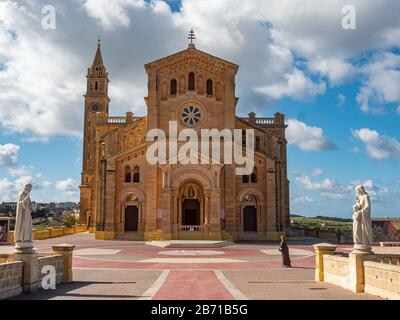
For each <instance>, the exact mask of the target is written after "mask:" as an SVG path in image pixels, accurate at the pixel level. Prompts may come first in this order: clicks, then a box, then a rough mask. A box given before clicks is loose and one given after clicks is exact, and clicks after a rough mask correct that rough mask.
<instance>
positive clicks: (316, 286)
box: [223, 268, 380, 300]
mask: <svg viewBox="0 0 400 320" xmlns="http://www.w3.org/2000/svg"><path fill="white" fill-rule="evenodd" d="M223 273H224V275H225V276H226V278H227V279H228V280H229V281H230V282H231V283H232V284H233V285H234V286H235V287H236V288H238V289H239V290H240V291H241V292H242V293H243V294H244V295H245V296H247V297H248V298H249V299H250V300H380V298H378V297H375V296H372V295H368V294H363V293H357V294H356V293H353V292H351V291H350V290H346V289H343V288H340V287H337V286H334V285H331V284H329V283H325V282H315V281H314V269H313V268H312V269H303V268H291V269H286V268H280V269H269V270H257V272H254V271H251V270H241V271H223Z"/></svg>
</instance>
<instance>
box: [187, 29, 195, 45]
mask: <svg viewBox="0 0 400 320" xmlns="http://www.w3.org/2000/svg"><path fill="white" fill-rule="evenodd" d="M188 39H189V40H190V44H193V40H195V39H196V34H195V33H194V31H193V28H192V29H191V30H190V31H189V36H188Z"/></svg>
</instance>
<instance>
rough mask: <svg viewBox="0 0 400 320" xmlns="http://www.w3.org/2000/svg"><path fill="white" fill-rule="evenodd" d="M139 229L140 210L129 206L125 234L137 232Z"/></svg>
mask: <svg viewBox="0 0 400 320" xmlns="http://www.w3.org/2000/svg"><path fill="white" fill-rule="evenodd" d="M138 227H139V208H138V207H137V206H127V207H126V208H125V232H136V231H138Z"/></svg>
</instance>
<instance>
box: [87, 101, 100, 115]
mask: <svg viewBox="0 0 400 320" xmlns="http://www.w3.org/2000/svg"><path fill="white" fill-rule="evenodd" d="M102 109H103V107H102V106H101V104H100V103H98V102H94V103H92V104H91V105H90V111H92V112H94V113H96V112H100V111H101V110H102Z"/></svg>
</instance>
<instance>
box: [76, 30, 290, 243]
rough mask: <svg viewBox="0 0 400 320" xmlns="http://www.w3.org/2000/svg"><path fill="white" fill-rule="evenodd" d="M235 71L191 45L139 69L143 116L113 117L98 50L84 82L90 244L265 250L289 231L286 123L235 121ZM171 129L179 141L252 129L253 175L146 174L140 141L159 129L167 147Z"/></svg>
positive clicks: (213, 170) (204, 168) (210, 168)
mask: <svg viewBox="0 0 400 320" xmlns="http://www.w3.org/2000/svg"><path fill="white" fill-rule="evenodd" d="M192 36H193V34H192ZM192 40H193V39H192ZM238 69H239V66H238V65H236V64H234V63H232V62H229V61H225V60H223V59H221V58H218V57H215V56H213V55H211V54H208V53H206V52H203V51H200V50H198V49H197V48H196V47H195V45H194V44H193V41H191V43H190V44H189V45H188V48H186V49H185V50H183V51H180V52H177V53H175V54H172V55H170V56H167V57H164V58H161V59H159V60H157V61H154V62H151V63H148V64H146V65H145V71H146V74H147V76H148V83H147V87H148V94H147V97H145V98H144V101H145V104H146V107H147V115H146V116H142V117H139V116H135V115H134V114H133V113H132V112H127V113H126V115H125V116H120V117H115V116H110V115H109V111H110V101H111V99H110V97H109V95H108V86H109V77H108V73H107V70H106V67H105V64H104V62H103V58H102V53H101V46H100V41H99V44H98V48H97V52H96V55H95V58H94V60H93V64H92V66H91V67H90V68H89V69H88V73H87V92H86V94H85V96H84V97H85V106H84V108H85V117H84V141H83V142H84V148H83V168H82V182H81V186H80V206H81V207H80V220H81V222H82V223H85V224H87V225H88V227H89V230H90V232H94V233H95V234H96V239H105V240H108V239H115V238H117V239H127V240H148V239H161V240H170V239H183V240H192V239H198V240H247V239H250V240H251V239H254V240H256V239H258V240H262V239H277V238H278V236H279V235H280V233H281V232H283V231H286V230H287V228H288V226H289V181H288V178H287V157H286V145H287V141H286V139H285V130H286V127H287V126H286V125H285V116H284V115H283V114H281V113H276V114H275V115H274V117H271V118H259V117H257V116H256V114H255V113H253V112H251V113H249V114H248V116H247V117H240V116H237V115H236V106H237V103H238V100H239V98H237V97H236V94H235V88H236V82H235V81H236V80H235V77H236V75H237V72H238ZM143 85H145V84H143ZM126 94H129V93H128V92H127V93H126ZM111 98H112V97H111ZM170 121H176V122H177V126H178V131H179V130H182V129H185V128H191V129H194V130H196V131H197V132H200V130H201V129H214V128H215V129H218V130H220V131H221V130H223V129H229V130H234V129H240V130H243V132H245V130H246V129H253V130H254V135H255V138H254V170H253V172H252V174H250V175H243V176H240V175H236V173H235V172H236V171H235V169H236V167H237V165H236V164H235V163H233V164H223V163H218V164H215V163H209V164H202V163H198V164H180V163H176V164H156V165H152V164H149V162H148V161H147V159H146V150H147V149H148V148H149V146H150V145H151V143H150V142H146V134H147V132H148V131H149V130H151V129H162V130H163V131H164V132H166V133H167V137H166V139H167V140H168V138H169V136H168V132H169V122H170ZM221 140H222V139H221ZM243 144H244V145H245V142H243Z"/></svg>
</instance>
